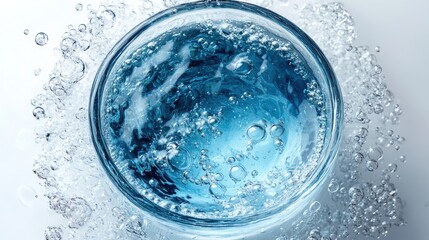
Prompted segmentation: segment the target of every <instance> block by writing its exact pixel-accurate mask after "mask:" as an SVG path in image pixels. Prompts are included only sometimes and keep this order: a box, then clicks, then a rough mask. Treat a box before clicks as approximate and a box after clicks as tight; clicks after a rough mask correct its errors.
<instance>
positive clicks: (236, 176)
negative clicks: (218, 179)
mask: <svg viewBox="0 0 429 240" xmlns="http://www.w3.org/2000/svg"><path fill="white" fill-rule="evenodd" d="M246 176H247V171H246V169H244V167H243V166H239V165H238V166H234V167H232V168H231V169H230V170H229V177H230V178H231V179H232V180H234V181H236V182H238V181H241V180H243V179H244V178H245V177H246Z"/></svg>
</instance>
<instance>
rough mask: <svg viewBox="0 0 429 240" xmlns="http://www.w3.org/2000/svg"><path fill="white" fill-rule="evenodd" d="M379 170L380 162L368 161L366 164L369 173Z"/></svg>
mask: <svg viewBox="0 0 429 240" xmlns="http://www.w3.org/2000/svg"><path fill="white" fill-rule="evenodd" d="M377 168H378V162H377V161H374V160H368V161H367V162H366V169H368V171H370V172H373V171H375V170H377Z"/></svg>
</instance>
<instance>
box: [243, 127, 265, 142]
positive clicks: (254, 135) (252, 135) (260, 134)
mask: <svg viewBox="0 0 429 240" xmlns="http://www.w3.org/2000/svg"><path fill="white" fill-rule="evenodd" d="M247 137H248V138H249V139H250V140H252V141H260V140H262V139H263V138H264V137H265V129H264V128H263V127H261V126H259V125H253V126H251V127H250V128H248V129H247Z"/></svg>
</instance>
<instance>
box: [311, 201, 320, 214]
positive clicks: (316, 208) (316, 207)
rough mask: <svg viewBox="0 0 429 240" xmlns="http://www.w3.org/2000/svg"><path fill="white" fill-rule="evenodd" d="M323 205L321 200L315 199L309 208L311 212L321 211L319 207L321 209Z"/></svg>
mask: <svg viewBox="0 0 429 240" xmlns="http://www.w3.org/2000/svg"><path fill="white" fill-rule="evenodd" d="M321 206H322V205H321V204H320V202H318V201H314V202H313V203H311V205H310V207H309V210H310V211H311V212H313V213H315V212H317V211H319V209H320V207H321Z"/></svg>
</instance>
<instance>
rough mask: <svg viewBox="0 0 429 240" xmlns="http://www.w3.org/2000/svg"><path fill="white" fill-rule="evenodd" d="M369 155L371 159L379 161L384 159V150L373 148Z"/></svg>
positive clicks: (369, 150) (370, 149)
mask: <svg viewBox="0 0 429 240" xmlns="http://www.w3.org/2000/svg"><path fill="white" fill-rule="evenodd" d="M367 154H368V157H369V159H371V160H374V161H379V160H380V159H381V158H382V157H383V150H381V148H380V147H371V148H369V149H368V153H367Z"/></svg>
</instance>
